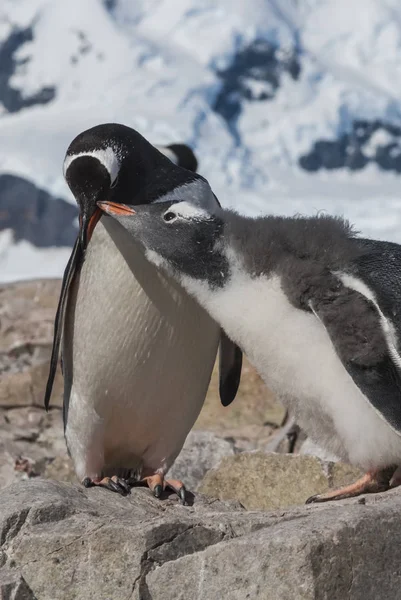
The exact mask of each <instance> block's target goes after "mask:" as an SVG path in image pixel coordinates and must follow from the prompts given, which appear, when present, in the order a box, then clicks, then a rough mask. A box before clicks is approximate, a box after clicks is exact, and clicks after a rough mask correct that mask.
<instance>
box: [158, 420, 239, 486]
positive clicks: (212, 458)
mask: <svg viewBox="0 0 401 600" xmlns="http://www.w3.org/2000/svg"><path fill="white" fill-rule="evenodd" d="M234 453H235V449H234V444H233V443H232V442H230V441H227V440H225V439H224V438H222V437H219V436H217V435H215V434H214V433H211V432H209V431H191V432H190V433H189V435H188V437H187V439H186V441H185V444H184V447H183V449H182V450H181V453H180V454H179V456H178V458H177V460H176V461H175V463H174V465H173V467H172V468H171V469H170V472H169V474H168V476H169V477H172V478H173V479H181V480H182V481H183V482H184V483H185V486H186V487H187V489H189V490H194V491H195V490H196V489H197V486H198V484H199V483H200V482H201V481H202V479H203V477H204V476H205V474H206V473H207V471H209V470H210V469H213V468H214V467H217V465H218V464H219V463H220V461H221V460H222V459H223V458H224V457H225V456H232V455H233V454H234Z"/></svg>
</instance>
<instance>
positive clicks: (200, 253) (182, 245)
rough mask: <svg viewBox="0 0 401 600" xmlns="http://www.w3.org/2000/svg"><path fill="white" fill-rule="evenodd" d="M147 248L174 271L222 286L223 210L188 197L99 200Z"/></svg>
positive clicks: (225, 267) (158, 262)
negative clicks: (142, 201) (128, 201)
mask: <svg viewBox="0 0 401 600" xmlns="http://www.w3.org/2000/svg"><path fill="white" fill-rule="evenodd" d="M98 205H99V208H101V210H103V211H104V212H106V213H107V214H109V215H110V216H112V217H114V218H115V219H116V220H117V221H119V222H120V224H121V225H122V226H123V227H124V229H125V230H126V231H128V233H129V234H130V235H132V236H133V237H134V238H135V239H136V240H137V241H138V242H139V243H140V244H141V245H142V246H143V247H144V249H145V252H146V256H147V258H148V259H149V260H150V261H151V262H153V263H154V264H156V265H157V266H159V267H160V266H161V267H163V268H165V269H166V270H167V271H173V272H174V274H176V275H177V274H180V275H188V276H189V277H191V278H194V279H201V280H206V281H207V282H208V283H209V285H210V286H213V287H219V286H221V285H223V284H224V281H225V280H226V278H227V276H228V271H229V265H228V261H227V258H226V255H225V252H224V219H223V211H222V209H221V208H220V207H218V206H215V207H214V208H213V209H204V208H201V207H199V206H197V205H195V204H192V203H190V202H186V201H178V202H177V201H176V202H160V203H155V204H150V205H140V206H135V207H131V206H127V205H121V204H115V203H113V202H99V204H98Z"/></svg>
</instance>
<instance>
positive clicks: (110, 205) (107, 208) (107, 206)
mask: <svg viewBox="0 0 401 600" xmlns="http://www.w3.org/2000/svg"><path fill="white" fill-rule="evenodd" d="M97 205H98V207H99V208H100V209H101V210H102V211H103V212H105V213H107V214H108V215H111V216H116V215H119V216H124V215H126V216H129V215H135V211H134V209H133V208H131V207H130V206H127V205H126V204H118V202H106V201H102V202H97Z"/></svg>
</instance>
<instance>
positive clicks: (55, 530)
mask: <svg viewBox="0 0 401 600" xmlns="http://www.w3.org/2000/svg"><path fill="white" fill-rule="evenodd" d="M400 510H401V495H400V494H399V493H397V491H396V490H395V491H392V492H387V493H385V494H381V495H375V496H370V497H367V499H366V504H361V503H359V502H358V501H356V500H349V501H344V502H341V503H334V504H327V505H321V506H302V507H298V508H295V509H292V510H284V511H283V510H281V511H279V512H271V513H267V512H260V511H245V510H243V509H241V507H240V506H239V505H238V503H235V502H220V501H217V500H212V499H210V498H206V497H203V496H201V495H198V496H196V497H194V499H193V505H192V506H187V507H183V506H181V505H179V504H178V503H177V501H176V500H175V499H166V500H164V501H158V500H156V499H155V498H153V497H152V496H151V495H150V493H149V492H148V491H147V490H144V489H139V488H138V489H135V490H134V491H133V493H132V494H131V496H129V497H127V498H122V497H120V496H116V495H114V494H111V493H109V492H108V491H106V490H100V489H90V490H84V489H82V488H78V487H76V486H73V485H71V484H63V483H57V482H53V481H43V480H33V481H30V482H21V483H18V484H14V485H13V486H11V487H9V488H7V489H6V490H3V491H2V492H1V493H0V543H1V567H0V589H1V590H2V593H3V596H2V597H9V598H27V599H29V600H30V599H33V598H35V597H36V598H38V599H39V598H40V600H73V599H74V600H76V599H82V600H84V599H85V600H92V599H93V600H95V599H96V600H106V599H107V600H110V599H111V598H112V599H113V600H184V599H185V600H188V598H191V600H192V599H194V600H197V599H199V600H206V599H207V600H221V599H222V598H224V600H244V599H246V598H249V599H250V600H312V599H313V600H315V599H317V598H319V599H320V598H321V599H330V600H343V599H344V600H345V599H347V598H349V599H352V600H362V599H363V600H384V599H386V600H387V599H389V598H398V597H399V590H400V584H401V569H400V566H399V553H398V551H397V548H398V547H399V546H400V543H401V521H400V518H399V514H400ZM18 586H19V588H20V589H21V590H22V592H23V593H24V595H16V594H15V593H14V591H15V590H16V589H17V588H18ZM5 590H14V591H12V593H13V594H14V596H13V595H9V596H6V595H5ZM22 592H21V593H22ZM10 594H11V592H10Z"/></svg>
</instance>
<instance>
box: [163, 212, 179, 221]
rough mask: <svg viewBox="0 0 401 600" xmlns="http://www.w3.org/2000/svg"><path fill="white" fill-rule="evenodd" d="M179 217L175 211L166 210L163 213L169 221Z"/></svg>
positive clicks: (164, 217)
mask: <svg viewBox="0 0 401 600" xmlns="http://www.w3.org/2000/svg"><path fill="white" fill-rule="evenodd" d="M176 218H177V215H176V214H175V213H173V212H166V213H164V215H163V219H164V220H165V221H166V222H167V223H168V222H169V221H173V220H174V219H176Z"/></svg>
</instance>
